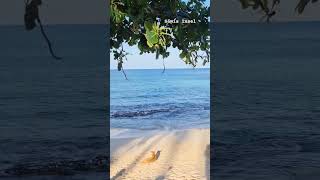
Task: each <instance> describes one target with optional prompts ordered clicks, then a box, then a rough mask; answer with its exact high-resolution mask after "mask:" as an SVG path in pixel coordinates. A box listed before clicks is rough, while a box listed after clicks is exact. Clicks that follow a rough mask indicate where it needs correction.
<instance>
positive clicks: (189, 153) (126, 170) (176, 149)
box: [110, 129, 210, 180]
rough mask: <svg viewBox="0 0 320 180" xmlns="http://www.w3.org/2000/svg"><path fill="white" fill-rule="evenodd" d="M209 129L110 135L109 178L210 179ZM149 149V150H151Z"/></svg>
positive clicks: (113, 179) (156, 179) (140, 179)
mask: <svg viewBox="0 0 320 180" xmlns="http://www.w3.org/2000/svg"><path fill="white" fill-rule="evenodd" d="M209 143H210V130H209V129H191V130H181V131H161V132H159V133H156V134H154V135H148V136H144V137H137V138H111V144H110V146H111V147H110V148H111V165H110V178H111V180H116V179H117V180H118V179H119V180H123V179H130V180H135V179H136V180H153V179H154V180H163V179H171V180H189V179H190V180H191V179H194V180H202V179H210V175H209V172H210V167H209V166H210V162H209V161H210V160H209V159H210V154H209V152H210V150H209ZM152 151H153V153H152Z"/></svg>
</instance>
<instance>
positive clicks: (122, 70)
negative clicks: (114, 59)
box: [121, 66, 129, 80]
mask: <svg viewBox="0 0 320 180" xmlns="http://www.w3.org/2000/svg"><path fill="white" fill-rule="evenodd" d="M121 72H122V73H123V75H124V77H125V78H126V80H129V79H128V77H127V74H126V72H125V71H124V69H123V66H122V67H121Z"/></svg>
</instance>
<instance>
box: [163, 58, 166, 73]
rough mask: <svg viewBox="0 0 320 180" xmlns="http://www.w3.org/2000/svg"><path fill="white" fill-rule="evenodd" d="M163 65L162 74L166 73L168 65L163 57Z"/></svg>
mask: <svg viewBox="0 0 320 180" xmlns="http://www.w3.org/2000/svg"><path fill="white" fill-rule="evenodd" d="M162 65H163V70H162V74H164V73H165V71H166V65H165V64H164V59H162Z"/></svg>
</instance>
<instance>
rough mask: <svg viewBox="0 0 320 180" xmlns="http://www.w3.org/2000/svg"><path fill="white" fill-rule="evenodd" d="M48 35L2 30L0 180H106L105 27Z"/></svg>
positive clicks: (54, 30) (62, 29) (59, 29)
mask: <svg viewBox="0 0 320 180" xmlns="http://www.w3.org/2000/svg"><path fill="white" fill-rule="evenodd" d="M46 30H47V33H48V36H49V38H50V39H51V40H52V42H53V46H54V50H55V51H56V53H57V54H58V55H59V56H62V57H63V59H62V60H61V61H57V60H54V59H52V58H51V56H50V54H49V53H48V49H47V47H46V43H45V41H44V39H43V37H42V36H41V34H40V32H39V31H33V32H26V31H25V30H24V28H23V27H21V26H10V27H5V26H1V27H0V82H1V85H0V179H2V178H5V177H10V179H18V177H20V176H21V177H20V179H50V180H51V179H59V180H60V179H73V178H74V179H90V180H91V179H103V177H106V175H105V173H101V172H105V171H106V169H107V167H106V162H105V161H106V156H107V146H108V141H107V139H108V137H107V127H106V121H107V118H106V108H107V107H106V99H105V97H106V94H105V84H106V77H107V73H106V72H107V68H106V60H107V59H106V57H107V54H106V45H105V44H106V40H105V37H106V30H107V27H106V26H95V25H92V26H91V25H90V26H85V25H84V26H49V27H47V28H46ZM47 174H50V175H53V176H50V177H43V176H45V175H47ZM40 175H43V176H41V177H40ZM60 175H74V176H66V177H63V176H60ZM56 176H58V177H56Z"/></svg>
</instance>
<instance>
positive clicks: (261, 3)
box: [239, 0, 318, 22]
mask: <svg viewBox="0 0 320 180" xmlns="http://www.w3.org/2000/svg"><path fill="white" fill-rule="evenodd" d="M239 1H240V3H241V6H242V8H243V9H248V8H251V9H253V10H260V11H262V12H263V13H264V16H263V19H266V21H267V22H270V20H271V18H272V17H273V16H274V15H276V13H277V11H276V10H275V7H276V6H278V5H279V4H280V0H239ZM317 1H318V0H299V1H298V3H297V5H296V7H295V11H297V12H298V13H299V14H301V13H303V11H304V9H305V7H306V6H307V5H308V4H310V3H315V2H317Z"/></svg>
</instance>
